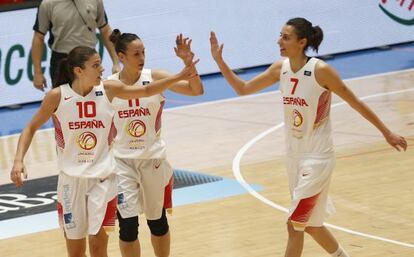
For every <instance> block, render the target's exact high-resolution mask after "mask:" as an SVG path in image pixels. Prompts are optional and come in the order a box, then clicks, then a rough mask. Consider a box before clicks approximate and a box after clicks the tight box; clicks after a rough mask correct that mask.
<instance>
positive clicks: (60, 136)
mask: <svg viewBox="0 0 414 257" xmlns="http://www.w3.org/2000/svg"><path fill="white" fill-rule="evenodd" d="M193 64H195V63H192V64H191V65H190V66H187V67H186V68H185V69H184V70H183V71H182V72H181V73H179V74H177V75H175V76H170V77H168V78H166V79H164V80H158V81H156V82H153V83H150V84H148V85H146V86H145V87H129V86H126V85H125V84H123V83H121V82H119V81H115V80H114V81H103V82H102V81H101V76H102V72H103V68H102V66H101V59H100V57H99V55H98V54H97V52H96V51H95V49H92V48H89V47H76V48H74V49H73V50H72V51H71V52H70V53H69V56H68V58H66V59H65V60H62V62H61V63H60V67H59V77H58V80H59V81H60V84H61V85H62V86H60V87H58V88H55V89H52V90H51V91H50V92H49V93H48V94H47V95H46V96H45V98H44V99H43V102H42V104H41V107H40V109H39V111H38V112H37V113H36V114H35V116H34V117H33V118H32V120H31V121H30V123H29V124H28V125H27V126H26V128H25V129H24V130H23V132H22V134H21V136H20V139H19V143H18V146H17V151H16V155H15V159H14V165H13V168H12V171H11V174H10V177H11V180H12V181H13V182H14V183H15V184H16V186H17V187H21V186H22V185H23V179H22V175H24V176H26V173H25V170H24V164H23V160H24V156H25V154H26V152H27V149H28V148H29V146H30V142H31V140H32V138H33V135H34V133H35V132H36V130H37V129H38V128H39V127H40V126H41V125H42V124H44V123H45V122H46V121H47V120H48V119H49V118H50V117H52V118H53V122H54V125H55V136H56V144H57V154H58V167H59V169H60V173H59V179H58V188H57V194H58V213H59V222H60V224H61V226H62V228H63V229H64V234H65V237H66V245H67V250H68V256H70V257H84V256H85V251H86V237H87V236H88V235H89V238H88V239H89V252H90V255H91V256H93V257H106V256H107V242H108V241H107V240H108V236H107V234H106V232H105V230H104V228H111V227H113V226H114V223H115V213H116V196H117V194H116V178H115V174H114V172H115V163H114V158H113V154H112V152H111V143H112V140H113V138H114V137H115V135H116V130H115V127H114V126H113V118H114V114H115V110H114V108H113V106H112V104H111V102H112V100H113V99H114V98H115V97H118V98H123V99H135V98H139V97H145V96H151V95H156V94H160V93H161V92H162V91H164V90H165V89H167V88H168V87H169V86H170V85H171V84H173V83H176V82H178V81H180V80H181V79H192V77H194V76H195V74H196V70H195V68H194V65H193Z"/></svg>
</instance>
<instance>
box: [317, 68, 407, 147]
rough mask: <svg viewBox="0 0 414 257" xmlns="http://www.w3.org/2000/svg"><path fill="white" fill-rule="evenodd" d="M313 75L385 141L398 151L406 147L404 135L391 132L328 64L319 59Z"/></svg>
mask: <svg viewBox="0 0 414 257" xmlns="http://www.w3.org/2000/svg"><path fill="white" fill-rule="evenodd" d="M315 77H316V81H317V82H318V83H319V85H321V86H323V87H324V88H326V89H328V90H330V91H332V92H334V93H335V94H337V95H338V96H339V97H340V98H342V99H343V100H344V101H345V102H347V103H348V104H349V105H350V106H351V107H352V108H353V109H354V110H356V111H357V112H358V113H360V114H361V115H362V116H363V117H364V118H365V119H367V120H368V121H369V122H371V124H372V125H374V126H375V127H376V128H377V129H378V130H379V131H380V132H381V133H382V134H383V135H384V137H385V139H386V140H387V142H388V143H389V144H390V145H391V146H393V147H394V148H395V149H397V150H398V151H401V149H403V150H404V151H405V150H406V149H407V142H406V140H405V139H404V137H402V136H399V135H397V134H394V133H392V132H391V131H390V130H389V129H388V128H387V126H386V125H385V124H384V123H383V122H382V121H381V120H380V119H379V118H378V116H377V115H376V114H375V113H374V112H373V111H372V110H371V108H369V107H368V105H366V104H365V103H364V102H363V101H361V100H360V99H359V98H358V97H357V96H356V95H355V94H354V93H353V92H352V91H351V90H350V89H349V88H348V87H347V86H346V85H345V83H344V82H343V81H342V80H341V78H340V77H339V74H338V73H337V72H336V71H335V69H334V68H332V67H331V66H330V65H328V64H327V63H325V62H323V61H319V62H318V63H317V64H316V68H315Z"/></svg>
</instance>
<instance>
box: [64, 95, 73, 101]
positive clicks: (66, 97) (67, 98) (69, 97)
mask: <svg viewBox="0 0 414 257" xmlns="http://www.w3.org/2000/svg"><path fill="white" fill-rule="evenodd" d="M72 97H73V96H65V97H64V98H63V99H65V101H66V100H69V99H71V98H72Z"/></svg>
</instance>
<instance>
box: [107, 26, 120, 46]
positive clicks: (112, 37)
mask: <svg viewBox="0 0 414 257" xmlns="http://www.w3.org/2000/svg"><path fill="white" fill-rule="evenodd" d="M121 34H122V33H121V31H120V30H119V29H114V30H113V31H112V33H111V35H110V36H109V40H110V41H111V42H112V43H113V44H116V42H118V40H119V38H120V37H121Z"/></svg>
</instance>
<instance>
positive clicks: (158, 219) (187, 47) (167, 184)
mask: <svg viewBox="0 0 414 257" xmlns="http://www.w3.org/2000/svg"><path fill="white" fill-rule="evenodd" d="M110 39H111V41H112V42H113V43H114V45H115V51H116V53H117V54H118V58H119V60H120V61H121V62H122V63H123V69H122V70H121V72H119V73H115V74H113V75H111V76H110V77H109V79H111V80H112V79H113V80H119V81H122V82H123V83H125V84H128V85H131V87H132V88H135V87H138V88H139V87H142V86H143V85H145V84H147V83H151V82H152V81H158V80H160V79H165V78H168V77H170V76H171V73H169V72H167V71H164V70H159V69H146V68H144V63H145V49H144V44H143V42H142V41H141V39H140V38H139V37H138V36H137V35H135V34H132V33H121V32H120V31H119V30H118V29H115V30H114V31H113V33H112V35H111V38H110ZM176 44H177V47H176V48H175V51H176V54H177V56H178V57H180V58H181V59H182V60H183V61H184V64H185V65H191V63H192V60H193V57H194V54H193V53H192V52H191V40H190V39H188V38H183V36H182V35H178V36H177V38H176ZM169 90H171V91H173V92H176V93H178V94H183V95H189V96H196V95H201V94H203V86H202V82H201V79H200V77H199V76H195V77H194V78H193V79H191V80H188V81H184V80H182V81H179V82H176V83H174V84H173V85H172V86H171V87H170V88H169ZM164 103H165V97H164V95H162V94H157V95H153V96H150V97H142V98H139V99H135V100H129V101H127V100H123V99H117V98H115V99H114V101H113V104H114V105H115V108H116V110H117V113H116V115H115V119H114V121H115V125H116V128H117V131H118V132H119V133H118V135H117V138H116V140H115V145H114V155H115V159H116V163H117V169H116V170H117V177H118V221H119V228H120V231H119V247H120V250H121V254H122V256H123V257H137V256H140V255H141V247H140V242H139V239H138V226H139V222H138V214H139V213H144V214H145V217H146V219H147V224H148V226H149V229H150V231H151V243H152V246H153V249H154V253H155V255H156V256H157V257H167V256H169V254H170V232H169V226H168V220H167V216H166V213H165V212H166V209H169V208H171V207H172V206H171V205H172V201H171V193H172V186H173V176H172V175H173V170H172V168H171V166H170V164H169V163H168V161H167V160H166V149H165V143H164V141H163V140H162V138H161V116H162V111H163V108H164Z"/></svg>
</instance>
